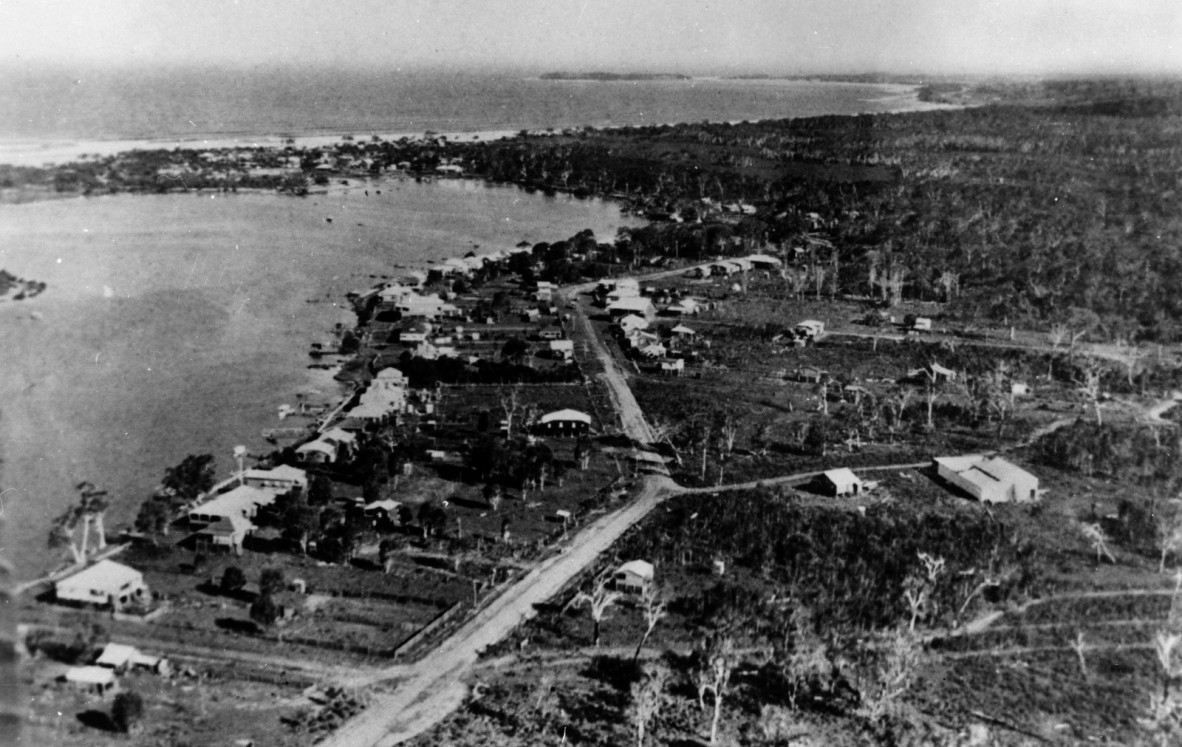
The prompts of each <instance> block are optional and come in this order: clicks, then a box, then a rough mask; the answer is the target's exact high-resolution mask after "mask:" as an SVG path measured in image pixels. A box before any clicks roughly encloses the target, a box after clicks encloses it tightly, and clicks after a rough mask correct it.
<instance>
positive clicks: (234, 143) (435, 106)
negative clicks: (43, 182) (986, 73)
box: [0, 74, 947, 166]
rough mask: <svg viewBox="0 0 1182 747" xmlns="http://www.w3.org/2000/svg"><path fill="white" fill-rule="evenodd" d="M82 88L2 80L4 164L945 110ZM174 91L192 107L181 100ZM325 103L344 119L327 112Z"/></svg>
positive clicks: (165, 82)
mask: <svg viewBox="0 0 1182 747" xmlns="http://www.w3.org/2000/svg"><path fill="white" fill-rule="evenodd" d="M79 76H80V77H79V80H78V84H77V85H74V86H71V87H67V88H62V86H61V82H60V81H55V83H54V84H53V85H50V84H42V85H41V86H40V87H37V86H33V87H32V90H33V91H40V92H41V94H42V96H43V100H40V101H39V100H38V99H37V98H36V97H30V96H24V97H21V98H17V97H7V98H6V96H5V92H4V90H3V86H2V84H3V79H0V164H4V163H7V164H13V165H19V166H42V165H46V164H61V163H67V162H70V161H75V160H80V159H81V158H82V157H83V156H100V157H101V156H109V155H113V154H116V153H121V152H124V151H129V150H136V149H144V150H154V149H173V148H182V149H195V150H207V149H208V150H214V149H219V148H255V147H262V148H276V147H283V146H285V145H287V144H288V140H289V139H290V140H292V141H293V142H292V143H291V144H292V145H293V146H294V147H297V148H304V147H307V148H313V147H322V146H325V145H330V144H335V143H338V142H340V141H341V139H342V138H343V137H346V136H348V137H354V138H357V139H369V138H371V137H374V136H376V137H379V138H381V139H383V140H388V141H396V140H398V139H400V138H404V137H405V138H409V139H420V138H423V137H425V136H426V133H428V132H430V133H431V134H432V136H433V137H439V136H442V137H446V138H447V139H449V140H452V141H471V140H493V139H497V138H503V137H509V136H512V135H515V134H517V133H519V132H521V131H522V130H525V131H527V132H532V133H541V132H546V131H550V130H561V129H566V128H572V127H573V128H581V127H584V126H593V127H597V128H615V127H627V126H633V125H662V124H678V123H683V122H700V121H704V120H706V121H716V122H738V121H743V120H746V121H756V120H763V119H781V118H786V117H807V116H817V115H825V114H859V113H875V112H878V113H881V112H892V111H898V112H903V111H922V110H927V109H934V108H947V107H944V106H942V105H939V104H931V103H927V102H923V101H920V100H919V99H918V86H915V85H909V84H899V83H879V84H866V83H841V82H834V81H809V80H793V79H776V78H771V79H743V80H736V79H726V78H717V77H699V78H694V79H691V80H687V81H615V82H603V81H588V80H563V81H548V80H540V79H537V78H505V77H497V76H478V75H469V76H459V77H456V76H437V77H435V78H432V77H418V78H409V79H406V80H398V81H393V82H391V81H389V80H384V79H383V80H374V79H370V78H365V77H364V76H362V77H361V78H360V79H358V80H355V81H354V80H352V79H350V80H346V81H342V82H341V84H340V89H339V90H338V89H336V88H328V87H326V86H327V84H326V83H316V84H309V83H308V82H307V81H300V82H298V83H297V82H292V81H289V80H287V79H285V78H283V77H282V76H279V77H278V78H276V76H275V75H274V74H272V75H271V76H269V77H268V76H253V77H247V78H246V79H244V80H234V79H227V80H226V85H228V86H239V87H243V88H244V89H245V90H246V91H256V95H253V96H246V95H244V94H243V95H241V96H239V97H231V98H230V99H229V100H224V99H225V96H224V94H225V92H224V91H221V90H216V89H211V90H208V91H207V90H205V89H204V88H203V87H197V88H193V87H192V86H188V88H187V89H186V88H185V86H186V80H187V79H186V78H184V77H183V76H181V77H174V78H168V77H164V78H161V79H160V80H158V81H155V82H154V83H153V81H151V80H149V81H147V82H142V81H137V82H135V83H131V82H126V81H119V80H103V79H102V78H101V76H100V77H99V79H98V81H97V82H96V81H94V80H92V78H93V77H95V76H82V74H79ZM285 86H287V87H290V88H291V89H292V90H291V92H292V94H293V95H294V94H299V96H294V97H293V98H292V99H291V100H288V99H284V98H282V97H277V96H276V95H275V94H274V91H273V89H274V88H275V87H278V88H280V89H283V88H284V87H285ZM322 86H323V87H324V88H323V90H322V88H321V87H322ZM178 87H179V88H181V89H182V90H187V91H188V93H189V94H190V95H191V96H192V99H191V100H190V99H186V98H183V97H181V96H180V94H179V93H177V92H176V91H174V90H173V89H174V88H178ZM373 92H377V93H379V94H380V96H374V95H373ZM203 96H204V98H203ZM144 97H147V98H149V99H152V100H154V101H155V104H156V105H155V106H154V107H152V108H151V110H150V111H154V112H155V114H153V115H151V116H152V117H155V118H154V119H153V118H148V115H146V114H142V113H140V112H142V111H143V107H142V106H140V105H139V104H140V100H141V99H142V98H144ZM301 97H303V98H301ZM304 98H306V99H307V101H306V102H305V104H304V105H303V106H300V105H299V103H300V102H302V101H304ZM327 101H332V102H335V104H336V105H335V106H334V107H332V108H329V107H328V106H327V105H326V104H325V103H324V102H327ZM120 102H123V104H124V105H122V106H120ZM228 104H234V105H235V106H234V107H233V109H230V108H229V107H228ZM197 112H200V113H201V115H204V116H201V115H198V114H197ZM211 112H213V113H211ZM350 114H352V115H353V116H349V115H350ZM145 133H148V134H145Z"/></svg>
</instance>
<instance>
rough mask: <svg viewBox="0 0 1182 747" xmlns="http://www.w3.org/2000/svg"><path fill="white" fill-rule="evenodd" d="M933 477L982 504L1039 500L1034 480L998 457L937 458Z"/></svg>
mask: <svg viewBox="0 0 1182 747" xmlns="http://www.w3.org/2000/svg"><path fill="white" fill-rule="evenodd" d="M934 462H935V467H936V474H937V475H939V476H940V478H942V479H943V480H945V481H947V482H948V483H949V484H951V485H953V486H955V487H957V488H960V489H961V490H963V491H964V492H966V493H968V494H969V495H971V496H972V497H974V498H976V499H977V500H979V501H981V502H982V503H1009V502H1018V503H1024V502H1027V501H1033V500H1037V499H1038V497H1039V489H1038V478H1037V477H1035V476H1034V475H1032V474H1030V473H1029V472H1027V471H1026V470H1024V469H1022V468H1021V467H1019V466H1017V465H1015V464H1012V463H1011V462H1007V461H1006V460H1005V459H1002V458H1000V457H986V456H984V455H981V454H973V455H969V456H957V457H937V458H936V459H935V460H934Z"/></svg>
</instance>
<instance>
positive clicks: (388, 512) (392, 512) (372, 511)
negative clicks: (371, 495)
mask: <svg viewBox="0 0 1182 747" xmlns="http://www.w3.org/2000/svg"><path fill="white" fill-rule="evenodd" d="M401 505H402V504H401V503H399V502H398V501H395V500H391V499H389V498H386V499H384V500H380V501H374V502H373V503H367V504H365V508H364V509H363V511H364V513H365V517H366V518H367V519H370V520H372V521H379V520H381V519H389V520H391V521H395V522H397V521H398V507H399V506H401Z"/></svg>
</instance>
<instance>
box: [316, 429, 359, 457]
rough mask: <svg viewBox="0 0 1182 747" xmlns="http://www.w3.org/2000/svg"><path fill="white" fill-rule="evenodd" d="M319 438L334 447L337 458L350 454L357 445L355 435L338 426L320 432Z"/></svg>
mask: <svg viewBox="0 0 1182 747" xmlns="http://www.w3.org/2000/svg"><path fill="white" fill-rule="evenodd" d="M319 440H321V441H323V442H324V443H327V444H331V445H332V446H333V447H334V448H336V450H337V458H338V459H340V458H342V457H345V458H347V457H349V456H351V455H352V454H353V449H355V448H356V447H357V437H356V436H354V435H353V434H352V433H349V432H348V431H346V430H342V429H340V428H329V429H328V430H326V431H325V432H324V433H321V434H320V439H319Z"/></svg>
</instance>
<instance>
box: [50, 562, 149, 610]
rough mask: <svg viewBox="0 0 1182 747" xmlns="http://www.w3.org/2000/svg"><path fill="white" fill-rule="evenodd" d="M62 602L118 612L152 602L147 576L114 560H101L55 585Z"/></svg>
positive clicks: (56, 592)
mask: <svg viewBox="0 0 1182 747" xmlns="http://www.w3.org/2000/svg"><path fill="white" fill-rule="evenodd" d="M54 592H55V594H56V596H57V598H58V600H59V601H63V602H74V603H78V604H94V605H99V606H108V605H109V606H111V607H112V608H114V609H118V608H119V607H121V606H123V605H125V604H128V603H132V602H139V601H142V600H146V599H147V598H148V587H147V585H146V584H144V574H142V573H140V572H139V571H137V570H136V569H134V568H129V567H128V566H125V565H123V564H122V563H116V562H115V561H113V560H100V561H99V562H97V563H95V564H94V565H92V566H89V567H88V568H84V569H83V570H81V571H79V572H77V573H75V574H74V575H72V576H67V577H66V578H63V579H62V580H60V581H58V582H57V583H56V584H55V585H54Z"/></svg>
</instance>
